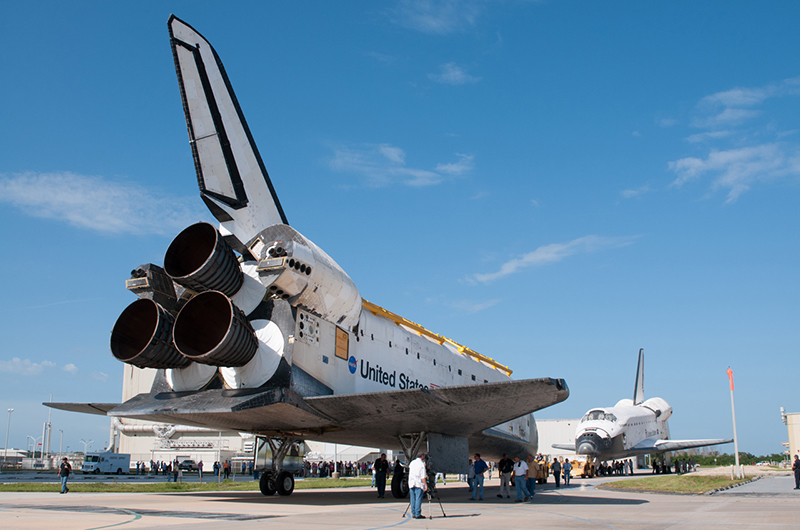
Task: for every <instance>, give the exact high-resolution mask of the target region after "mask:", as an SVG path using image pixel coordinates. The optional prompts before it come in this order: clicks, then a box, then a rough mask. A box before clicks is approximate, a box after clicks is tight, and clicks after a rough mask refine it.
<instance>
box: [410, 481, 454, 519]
mask: <svg viewBox="0 0 800 530" xmlns="http://www.w3.org/2000/svg"><path fill="white" fill-rule="evenodd" d="M425 496H426V497H427V498H428V519H433V508H432V507H431V498H432V497H436V500H437V501H438V502H439V509H440V510H442V517H447V514H446V513H444V506H442V499H440V498H439V492H438V491H437V490H436V486H433V487H431V486H429V487H428V489H427V491H425ZM409 508H411V500H409V501H408V506H406V510H405V511H404V512H403V515H402V517H403V518H405V516H406V514H407V513H408V509H409ZM421 511H422V510H420V515H421Z"/></svg>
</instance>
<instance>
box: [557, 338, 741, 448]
mask: <svg viewBox="0 0 800 530" xmlns="http://www.w3.org/2000/svg"><path fill="white" fill-rule="evenodd" d="M670 416H672V407H671V406H670V405H669V403H667V402H666V401H664V400H663V399H661V398H658V397H654V398H650V399H648V400H645V399H644V349H643V348H642V349H639V362H638V363H637V365H636V383H635V384H634V387H633V399H632V400H631V399H621V400H620V401H619V402H617V404H616V405H614V406H613V407H605V408H594V409H592V410H590V411H589V412H587V413H586V414H585V415H584V416H583V418H581V422H580V424H578V427H577V429H576V431H575V444H574V445H573V444H553V447H554V448H555V449H564V450H568V451H575V453H577V454H581V455H591V456H594V457H595V458H597V460H599V461H606V460H614V459H619V458H628V457H631V456H638V455H646V454H656V453H663V452H666V451H678V450H681V449H691V448H693V447H705V446H708V445H719V444H724V443H730V442H732V441H733V440H729V439H712V440H671V439H670V437H669V426H668V425H667V420H668V419H669V418H670Z"/></svg>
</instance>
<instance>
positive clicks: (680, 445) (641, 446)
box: [627, 439, 733, 454]
mask: <svg viewBox="0 0 800 530" xmlns="http://www.w3.org/2000/svg"><path fill="white" fill-rule="evenodd" d="M732 441H733V440H723V439H716V440H653V439H649V440H644V441H642V442H639V443H638V444H636V445H635V446H633V447H631V448H630V449H629V450H627V451H630V452H635V453H641V454H647V453H653V452H659V453H660V452H664V451H679V450H681V449H692V448H693V447H705V446H708V445H720V444H727V443H731V442H732Z"/></svg>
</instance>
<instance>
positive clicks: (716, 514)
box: [0, 479, 800, 530]
mask: <svg viewBox="0 0 800 530" xmlns="http://www.w3.org/2000/svg"><path fill="white" fill-rule="evenodd" d="M768 480H775V479H762V480H760V481H758V482H756V483H754V484H758V483H760V482H763V483H764V485H765V486H764V487H766V489H765V490H764V491H761V492H752V493H753V494H751V495H747V492H743V493H742V494H739V495H734V494H731V493H726V494H716V495H660V494H642V493H625V492H615V491H606V490H597V489H595V487H594V485H595V484H597V483H599V482H600V481H601V480H598V479H594V480H580V479H578V480H575V481H574V482H573V485H572V486H571V487H569V488H563V487H562V488H559V489H556V488H554V487H553V485H552V484H548V485H547V486H546V487H545V488H541V487H539V488H537V494H536V497H535V498H534V502H533V503H514V502H512V501H513V498H512V499H498V498H497V497H496V494H497V490H498V488H497V485H496V484H494V483H495V482H497V481H496V480H495V481H491V482H492V485H491V486H490V487H488V488H486V492H485V500H484V501H472V500H468V493H467V488H466V487H465V486H464V485H463V484H461V483H455V484H453V483H450V484H448V485H447V486H441V485H440V486H439V492H440V497H441V501H442V507H441V508H440V507H439V503H438V502H436V501H435V500H434V501H433V502H432V503H430V504H429V503H428V502H427V501H426V502H425V503H424V507H423V514H424V515H426V516H427V515H429V514H432V515H433V516H434V518H433V519H427V520H414V519H410V518H408V517H406V518H403V517H402V515H403V512H404V510H405V509H406V506H407V502H403V501H398V500H394V499H390V498H387V499H377V498H376V494H375V490H373V489H370V488H347V489H337V490H334V489H329V490H298V491H296V492H295V493H294V494H293V495H291V496H290V497H280V496H273V497H269V498H268V497H264V496H263V495H261V494H260V493H257V492H218V493H213V492H212V493H182V494H172V493H170V494H114V493H104V494H99V493H84V494H78V493H69V494H66V495H60V494H58V493H55V492H54V493H0V526H2V527H3V528H15V529H21V530H24V529H33V528H36V529H39V528H49V527H57V528H59V529H65V530H68V529H94V530H99V529H101V528H111V527H114V528H119V529H121V530H127V529H131V530H133V529H141V528H162V529H163V528H164V527H170V528H180V527H187V528H188V527H191V528H192V529H193V530H194V529H199V530H202V529H205V528H208V529H211V528H215V529H217V528H219V527H220V524H223V525H225V526H226V527H235V528H237V529H238V528H245V529H247V528H278V527H280V528H282V529H292V530H306V529H318V528H334V529H337V530H338V529H344V528H354V529H379V528H394V527H403V528H409V529H410V528H437V529H439V528H441V529H458V530H460V529H471V528H475V529H480V530H487V528H489V529H491V528H502V529H507V528H536V529H537V530H540V529H544V530H547V529H564V528H570V529H596V528H608V529H618V530H634V529H647V530H651V529H652V530H658V529H667V528H669V529H670V530H675V529H692V528H702V529H704V530H714V529H723V528H724V529H730V528H734V529H743V530H744V529H749V528H753V529H763V528H786V529H791V528H797V529H800V495H793V494H791V492H792V490H791V489H790V490H789V494H788V495H787V494H785V493H784V492H783V491H782V489H781V488H782V487H783V484H782V483H781V481H780V480H778V481H777V482H766V481H768ZM733 491H735V490H731V492H733ZM771 491H772V493H771ZM442 508H443V510H444V512H445V513H446V514H447V517H442Z"/></svg>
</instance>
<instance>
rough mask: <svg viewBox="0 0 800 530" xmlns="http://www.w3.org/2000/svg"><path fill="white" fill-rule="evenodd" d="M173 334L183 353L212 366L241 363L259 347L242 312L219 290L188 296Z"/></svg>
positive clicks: (176, 345) (239, 364)
mask: <svg viewBox="0 0 800 530" xmlns="http://www.w3.org/2000/svg"><path fill="white" fill-rule="evenodd" d="M172 334H173V338H174V340H175V347H177V348H178V350H179V351H180V352H181V353H182V354H183V355H184V356H186V357H188V358H189V359H191V360H193V361H196V362H198V363H203V364H210V365H212V366H244V365H245V364H247V363H248V362H249V361H250V359H252V358H253V355H255V353H256V350H257V349H258V339H257V338H256V334H255V332H254V331H253V327H252V326H251V325H250V322H248V321H247V318H245V314H244V313H243V312H242V311H241V310H240V309H239V308H238V307H236V305H234V303H233V302H231V299H230V298H228V297H227V296H225V295H224V294H223V293H221V292H219V291H206V292H204V293H200V294H198V295H197V296H195V297H194V298H192V299H191V300H189V301H188V302H187V303H186V305H185V306H183V309H181V311H180V313H178V317H177V318H176V319H175V327H174V330H173V333H172Z"/></svg>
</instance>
